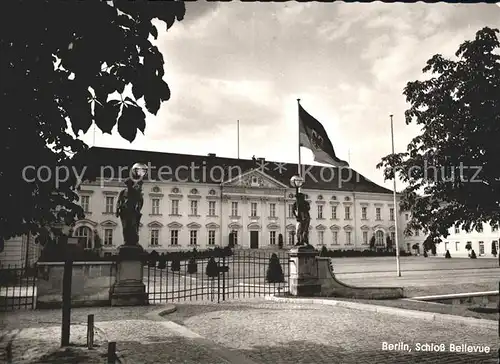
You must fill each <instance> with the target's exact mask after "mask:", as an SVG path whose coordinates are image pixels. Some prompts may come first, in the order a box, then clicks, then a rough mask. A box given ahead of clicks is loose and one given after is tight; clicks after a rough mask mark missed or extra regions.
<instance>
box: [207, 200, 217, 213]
mask: <svg viewBox="0 0 500 364" xmlns="http://www.w3.org/2000/svg"><path fill="white" fill-rule="evenodd" d="M208 215H209V216H215V201H208Z"/></svg>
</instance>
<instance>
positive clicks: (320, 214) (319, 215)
mask: <svg viewBox="0 0 500 364" xmlns="http://www.w3.org/2000/svg"><path fill="white" fill-rule="evenodd" d="M322 218H323V205H318V219H322Z"/></svg>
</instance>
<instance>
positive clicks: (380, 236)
mask: <svg viewBox="0 0 500 364" xmlns="http://www.w3.org/2000/svg"><path fill="white" fill-rule="evenodd" d="M375 246H378V247H382V246H385V241H384V232H383V231H381V230H378V231H377V232H376V233H375Z"/></svg>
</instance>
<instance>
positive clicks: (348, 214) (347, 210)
mask: <svg viewBox="0 0 500 364" xmlns="http://www.w3.org/2000/svg"><path fill="white" fill-rule="evenodd" d="M345 219H346V220H350V219H351V207H350V206H346V207H345Z"/></svg>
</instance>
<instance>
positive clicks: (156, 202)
mask: <svg viewBox="0 0 500 364" xmlns="http://www.w3.org/2000/svg"><path fill="white" fill-rule="evenodd" d="M151 214H152V215H159V214H160V199H159V198H153V199H152V200H151Z"/></svg>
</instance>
